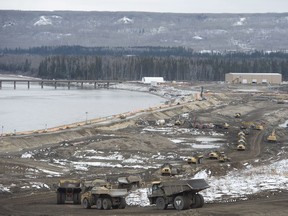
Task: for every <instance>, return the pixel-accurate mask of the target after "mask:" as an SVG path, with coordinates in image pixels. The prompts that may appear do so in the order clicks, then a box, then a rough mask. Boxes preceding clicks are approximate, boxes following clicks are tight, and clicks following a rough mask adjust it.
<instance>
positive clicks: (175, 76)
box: [0, 46, 288, 81]
mask: <svg viewBox="0 0 288 216" xmlns="http://www.w3.org/2000/svg"><path fill="white" fill-rule="evenodd" d="M1 53H2V55H0V71H5V72H9V73H21V72H23V73H25V74H26V75H29V73H30V74H31V75H33V76H37V77H39V78H45V79H81V80H82V79H87V80H94V79H102V80H141V78H142V77H144V76H161V77H164V79H165V80H167V81H172V80H177V81H193V80H198V81H221V80H224V79H225V74H226V73H230V72H239V73H241V72H243V73H281V74H282V76H283V80H288V54H287V53H283V52H271V53H265V52H262V51H255V52H246V53H243V52H224V53H218V52H212V53H196V52H194V51H193V50H192V49H188V48H184V47H113V48H109V47H81V46H62V47H35V48H30V49H20V48H18V49H3V50H1Z"/></svg>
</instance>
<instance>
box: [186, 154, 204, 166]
mask: <svg viewBox="0 0 288 216" xmlns="http://www.w3.org/2000/svg"><path fill="white" fill-rule="evenodd" d="M203 158H204V155H202V154H196V155H194V156H192V157H188V158H187V162H188V164H201V163H202V161H203Z"/></svg>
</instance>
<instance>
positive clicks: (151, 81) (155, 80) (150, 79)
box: [142, 77, 165, 84]
mask: <svg viewBox="0 0 288 216" xmlns="http://www.w3.org/2000/svg"><path fill="white" fill-rule="evenodd" d="M142 82H143V83H145V84H158V83H164V82H165V81H164V78H163V77H142Z"/></svg>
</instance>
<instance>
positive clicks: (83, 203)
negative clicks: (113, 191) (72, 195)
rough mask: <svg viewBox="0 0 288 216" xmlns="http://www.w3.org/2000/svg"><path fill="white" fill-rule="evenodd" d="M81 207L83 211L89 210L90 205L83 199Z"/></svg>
mask: <svg viewBox="0 0 288 216" xmlns="http://www.w3.org/2000/svg"><path fill="white" fill-rule="evenodd" d="M82 205H83V207H84V208H85V209H90V208H91V204H90V202H89V201H88V199H86V198H84V199H83V201H82Z"/></svg>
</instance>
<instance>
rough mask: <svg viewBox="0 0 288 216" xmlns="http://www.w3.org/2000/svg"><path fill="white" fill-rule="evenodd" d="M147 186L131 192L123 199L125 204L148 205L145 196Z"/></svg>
mask: <svg viewBox="0 0 288 216" xmlns="http://www.w3.org/2000/svg"><path fill="white" fill-rule="evenodd" d="M147 192H148V188H141V189H137V190H135V191H133V192H131V193H130V194H129V195H128V196H127V197H126V198H125V199H126V203H127V205H131V206H149V205H150V202H149V199H148V197H147Z"/></svg>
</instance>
